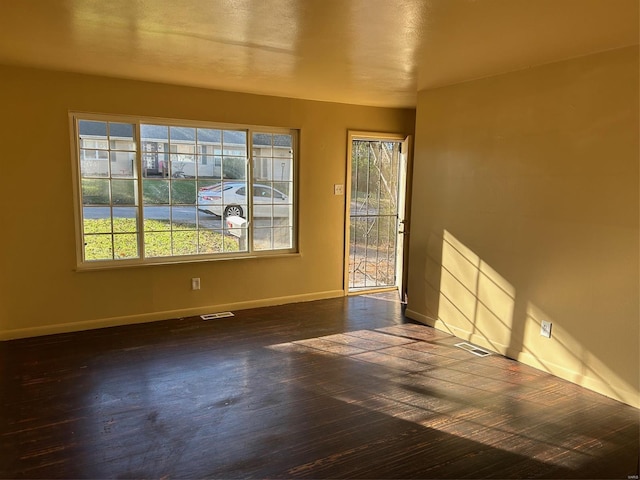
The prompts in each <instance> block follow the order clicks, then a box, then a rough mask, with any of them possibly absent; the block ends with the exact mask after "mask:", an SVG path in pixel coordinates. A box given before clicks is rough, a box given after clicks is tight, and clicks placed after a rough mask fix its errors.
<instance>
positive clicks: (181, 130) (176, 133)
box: [169, 127, 196, 144]
mask: <svg viewBox="0 0 640 480" xmlns="http://www.w3.org/2000/svg"><path fill="white" fill-rule="evenodd" d="M169 135H170V136H171V143H190V144H195V143H196V129H195V128H191V127H170V129H169Z"/></svg>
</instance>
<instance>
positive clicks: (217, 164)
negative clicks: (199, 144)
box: [197, 155, 222, 179]
mask: <svg viewBox="0 0 640 480" xmlns="http://www.w3.org/2000/svg"><path fill="white" fill-rule="evenodd" d="M197 176H198V177H200V178H217V179H222V157H216V156H213V155H199V156H198V171H197Z"/></svg>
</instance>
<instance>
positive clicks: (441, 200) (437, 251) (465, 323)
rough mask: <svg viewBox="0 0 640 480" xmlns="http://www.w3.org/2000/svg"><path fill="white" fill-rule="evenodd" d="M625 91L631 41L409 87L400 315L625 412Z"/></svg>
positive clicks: (628, 356)
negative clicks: (411, 122)
mask: <svg viewBox="0 0 640 480" xmlns="http://www.w3.org/2000/svg"><path fill="white" fill-rule="evenodd" d="M638 85H639V83H638V48H637V47H631V48H625V49H619V50H615V51H610V52H606V53H601V54H596V55H590V56H587V57H582V58H577V59H572V60H570V61H564V62H560V63H554V64H549V65H544V66H541V67H537V68H532V69H528V70H524V71H520V72H515V73H509V74H505V75H500V76H495V77H492V78H485V79H481V80H477V81H472V82H467V83H463V84H459V85H455V86H450V87H445V88H440V89H435V90H430V91H423V92H420V93H419V97H418V109H417V119H416V145H415V158H414V189H413V192H414V193H413V200H412V201H413V212H415V213H414V214H413V215H412V218H411V243H410V245H411V248H410V251H411V256H410V269H409V305H408V315H409V316H411V317H413V318H415V319H418V320H421V321H424V322H427V323H429V324H432V325H435V326H436V327H437V328H440V329H443V330H447V331H450V332H452V333H454V334H456V335H458V336H460V337H463V338H465V339H468V340H471V341H472V342H475V343H476V344H479V345H481V346H484V347H487V348H490V349H492V350H494V351H497V352H500V353H503V354H507V355H508V356H510V357H513V358H516V359H518V360H521V361H523V362H525V363H528V364H530V365H533V366H535V367H537V368H540V369H542V370H545V371H549V372H552V373H554V374H556V375H558V376H560V377H563V378H565V379H568V380H571V381H573V382H576V383H578V384H581V385H584V386H586V387H588V388H591V389H593V390H596V391H598V392H601V393H603V394H605V395H608V396H611V397H613V398H616V399H619V400H622V401H624V402H626V403H629V404H631V405H634V406H640V402H639V400H638V397H639V393H638V392H639V385H638V384H639V380H640V371H639V365H640V359H639V337H640V331H639V323H640V320H639V317H640V311H639V288H640V285H639V275H638V266H639V263H640V260H639V237H638V217H639V206H638V205H639V193H638V192H639V189H638V184H639V167H638V164H639V161H638V149H639V142H638V135H639V122H638V106H639V103H638V102H639V100H638ZM418 186H419V188H418ZM542 320H547V321H551V322H552V323H553V327H552V338H551V339H547V338H544V337H542V336H540V322H541V321H542Z"/></svg>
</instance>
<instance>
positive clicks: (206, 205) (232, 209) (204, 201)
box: [198, 182, 292, 218]
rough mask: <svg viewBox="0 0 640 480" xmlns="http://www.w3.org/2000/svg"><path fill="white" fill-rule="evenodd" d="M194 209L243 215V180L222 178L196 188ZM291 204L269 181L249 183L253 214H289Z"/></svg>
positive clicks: (260, 215)
mask: <svg viewBox="0 0 640 480" xmlns="http://www.w3.org/2000/svg"><path fill="white" fill-rule="evenodd" d="M198 209H199V210H201V211H203V212H206V213H212V214H214V215H217V216H219V217H221V216H224V217H225V218H226V217H232V216H237V217H242V218H246V212H247V184H246V183H242V182H223V183H219V184H216V185H211V186H209V187H201V188H200V189H198ZM291 215H292V205H291V203H290V202H289V198H288V197H287V195H285V194H284V193H282V192H281V191H280V190H277V189H275V188H273V187H270V186H269V185H262V184H259V183H256V184H254V185H253V216H254V217H290V216H291Z"/></svg>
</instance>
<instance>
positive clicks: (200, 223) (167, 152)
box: [71, 114, 297, 268]
mask: <svg viewBox="0 0 640 480" xmlns="http://www.w3.org/2000/svg"><path fill="white" fill-rule="evenodd" d="M71 118H72V124H73V132H74V137H75V140H76V153H77V160H76V161H74V166H75V169H74V171H75V172H77V177H78V182H77V188H78V190H77V198H78V217H79V222H78V231H79V248H78V255H79V266H81V267H88V268H90V267H92V266H100V265H105V264H107V265H113V264H114V263H119V264H146V263H166V262H184V261H191V260H203V259H216V258H229V257H235V256H247V255H266V254H273V253H293V252H295V251H296V248H297V245H296V233H295V232H296V225H295V221H294V220H295V181H294V179H295V176H294V172H295V166H296V165H295V161H296V159H295V148H296V142H297V132H296V131H295V130H289V129H265V128H260V129H256V128H254V127H251V126H244V125H242V126H241V125H238V126H229V125H224V126H217V125H212V124H194V123H188V122H172V121H167V122H165V121H158V120H157V119H154V120H153V121H152V122H147V121H145V120H144V119H132V118H130V117H117V118H116V117H108V118H107V117H104V116H100V115H81V114H72V115H71ZM249 179H251V181H249Z"/></svg>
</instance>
